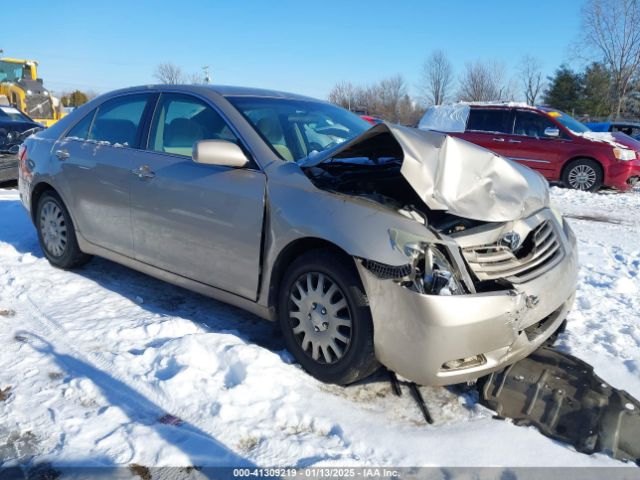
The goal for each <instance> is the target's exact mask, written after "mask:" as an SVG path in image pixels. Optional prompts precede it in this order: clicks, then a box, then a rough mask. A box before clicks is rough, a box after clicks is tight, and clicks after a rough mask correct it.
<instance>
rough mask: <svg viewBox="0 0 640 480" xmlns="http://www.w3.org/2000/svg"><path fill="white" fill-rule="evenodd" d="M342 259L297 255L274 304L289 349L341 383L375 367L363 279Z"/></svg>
mask: <svg viewBox="0 0 640 480" xmlns="http://www.w3.org/2000/svg"><path fill="white" fill-rule="evenodd" d="M349 260H351V259H349ZM345 263H347V262H345V258H342V257H341V256H340V255H337V254H334V253H332V252H329V251H326V250H315V251H310V252H307V253H305V254H303V255H301V256H300V257H298V258H297V259H296V260H295V261H294V262H293V263H292V264H291V266H290V267H289V268H288V270H287V272H286V273H285V276H284V279H283V282H282V284H281V288H280V294H279V302H278V315H279V322H280V327H281V330H282V334H283V337H284V339H285V343H286V345H287V348H288V349H289V351H290V352H291V353H292V354H293V356H294V357H295V358H296V360H297V361H298V362H299V363H300V364H301V365H302V367H303V368H304V369H305V370H306V371H307V372H309V373H310V374H311V375H313V376H314V377H316V378H317V379H318V380H321V381H323V382H327V383H337V384H342V385H345V384H349V383H353V382H355V381H357V380H360V379H362V378H365V377H367V376H369V375H370V374H371V373H373V372H374V371H375V370H377V369H378V367H379V366H380V365H379V363H378V362H377V360H376V358H375V355H374V348H373V324H372V320H371V312H370V310H369V306H368V305H367V302H366V298H365V295H364V289H363V287H362V283H361V282H360V278H359V277H358V274H357V272H356V270H355V268H354V267H353V266H352V265H348V264H346V265H345Z"/></svg>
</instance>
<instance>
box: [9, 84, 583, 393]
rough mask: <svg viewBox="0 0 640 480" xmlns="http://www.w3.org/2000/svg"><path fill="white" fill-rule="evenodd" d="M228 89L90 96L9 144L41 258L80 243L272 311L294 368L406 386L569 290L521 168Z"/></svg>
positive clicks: (568, 238) (458, 362) (453, 366)
mask: <svg viewBox="0 0 640 480" xmlns="http://www.w3.org/2000/svg"><path fill="white" fill-rule="evenodd" d="M369 127H370V125H369V124H368V123H367V122H365V121H364V120H361V119H360V118H359V117H357V116H356V115H353V114H351V113H350V112H347V111H346V110H343V109H340V108H338V107H335V106H333V105H330V104H328V103H325V102H320V101H316V100H313V99H310V98H306V97H301V96H297V95H291V94H285V93H280V92H273V91H265V90H255V89H244V88H235V87H208V86H167V85H165V86H149V87H138V88H131V89H126V90H120V91H117V92H113V93H110V94H106V95H103V96H101V97H99V98H97V99H95V100H93V101H91V102H90V103H88V104H86V105H84V106H82V107H80V108H78V109H77V110H75V111H74V112H73V113H72V114H70V115H68V116H67V117H65V118H64V119H62V120H60V121H59V122H57V123H56V124H55V125H54V126H52V127H51V128H49V129H47V130H45V131H42V132H40V133H38V134H37V135H35V136H32V137H30V138H29V139H28V140H27V141H26V142H25V144H24V145H23V146H22V147H21V150H20V153H19V156H20V180H19V188H20V195H21V199H22V202H23V204H24V205H25V207H26V208H27V210H28V211H29V212H30V215H31V217H32V219H33V222H34V224H35V226H36V228H37V231H38V236H39V239H40V243H41V247H42V250H43V252H44V253H45V255H46V257H47V258H48V259H49V261H50V262H51V263H52V264H53V265H55V266H57V267H60V268H73V267H77V266H80V265H82V264H83V263H85V262H87V261H88V260H89V259H90V258H91V257H90V256H91V255H99V256H102V257H106V258H108V259H111V260H113V261H116V262H119V263H122V264H124V265H128V266H130V267H132V268H135V269H137V270H140V271H142V272H145V273H147V274H150V275H153V276H156V277H158V278H161V279H164V280H166V281H169V282H172V283H174V284H176V285H179V286H182V287H185V288H189V289H192V290H195V291H198V292H201V293H203V294H205V295H209V296H212V297H214V298H217V299H219V300H222V301H224V302H228V303H231V304H233V305H236V306H239V307H241V308H244V309H246V310H249V311H251V312H253V313H255V314H257V315H259V316H261V317H264V318H266V319H269V320H273V321H277V322H278V323H279V325H280V327H281V330H282V332H283V336H284V339H285V341H286V345H287V347H288V348H289V350H290V351H291V353H292V354H293V355H294V357H295V358H296V360H297V361H298V362H299V363H300V364H301V365H302V366H303V367H304V368H305V369H306V370H307V371H308V372H310V373H311V374H312V375H314V376H315V377H317V378H318V379H320V380H323V381H326V382H334V383H340V384H348V383H351V382H354V381H357V380H359V379H361V378H364V377H366V376H367V375H369V374H371V373H372V372H373V371H375V370H376V369H377V368H378V367H379V366H380V364H382V365H384V366H386V367H387V368H389V369H390V370H392V371H394V372H396V373H398V374H399V375H401V376H402V377H404V378H406V379H409V380H411V381H414V382H417V383H420V384H430V385H445V384H452V383H459V382H463V381H469V380H473V379H475V378H478V377H480V376H483V375H485V374H487V373H489V372H492V371H495V370H498V369H501V368H503V367H504V366H505V365H508V364H510V363H513V362H515V361H517V360H519V359H521V358H523V357H525V356H527V355H528V354H529V353H531V352H532V351H533V350H535V349H536V348H537V347H538V346H540V345H541V344H542V343H543V342H544V341H545V340H546V339H547V338H548V337H550V336H551V335H552V334H553V333H554V332H555V331H556V330H557V329H558V328H559V327H560V325H561V324H562V322H563V320H564V319H565V317H566V315H567V312H568V310H569V308H570V307H571V304H572V302H573V297H574V292H575V288H576V276H577V253H576V246H575V238H574V236H573V233H572V232H571V229H570V228H569V226H568V225H567V224H566V222H564V221H563V219H562V217H561V216H560V215H558V214H557V213H556V212H554V210H553V209H552V208H550V205H549V198H548V190H547V184H546V182H545V180H544V179H542V177H540V176H539V175H538V174H537V173H535V172H533V171H531V170H529V169H527V168H526V167H522V166H520V165H517V164H515V163H513V162H510V161H508V160H505V159H504V158H501V157H499V156H497V155H495V154H494V153H492V152H489V151H487V150H484V149H482V148H480V147H476V146H474V145H471V144H469V143H466V142H464V141H462V140H459V139H456V138H453V137H450V136H447V135H444V134H439V133H435V132H423V131H419V130H416V129H411V128H404V127H398V126H391V125H387V124H380V125H376V126H374V127H371V128H369Z"/></svg>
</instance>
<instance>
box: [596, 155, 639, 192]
mask: <svg viewBox="0 0 640 480" xmlns="http://www.w3.org/2000/svg"><path fill="white" fill-rule="evenodd" d="M638 182H640V160H630V161H628V162H621V161H616V162H615V163H613V164H611V165H609V166H608V167H607V168H606V169H605V179H604V184H605V185H606V186H608V187H613V188H616V189H617V190H620V191H623V192H624V191H626V190H629V189H630V188H632V187H633V186H634V185H635V184H637V183H638Z"/></svg>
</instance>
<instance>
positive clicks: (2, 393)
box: [0, 385, 11, 402]
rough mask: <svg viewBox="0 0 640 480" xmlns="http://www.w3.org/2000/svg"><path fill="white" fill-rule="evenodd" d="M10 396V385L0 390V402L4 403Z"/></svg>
mask: <svg viewBox="0 0 640 480" xmlns="http://www.w3.org/2000/svg"><path fill="white" fill-rule="evenodd" d="M9 395H11V385H9V386H8V387H5V388H0V402H4V401H5V400H6V399H7V398H9Z"/></svg>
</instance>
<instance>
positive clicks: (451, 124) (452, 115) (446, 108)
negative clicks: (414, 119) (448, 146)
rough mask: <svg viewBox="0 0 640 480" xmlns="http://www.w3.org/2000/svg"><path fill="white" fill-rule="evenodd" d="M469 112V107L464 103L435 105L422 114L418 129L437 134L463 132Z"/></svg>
mask: <svg viewBox="0 0 640 480" xmlns="http://www.w3.org/2000/svg"><path fill="white" fill-rule="evenodd" d="M469 112H470V108H469V105H467V104H464V103H456V104H454V105H435V106H433V107H430V108H428V109H427V111H426V112H425V113H424V115H423V117H422V118H421V119H420V123H419V124H418V128H419V129H420V130H435V131H437V132H464V131H465V129H466V128H467V120H468V118H469Z"/></svg>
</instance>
